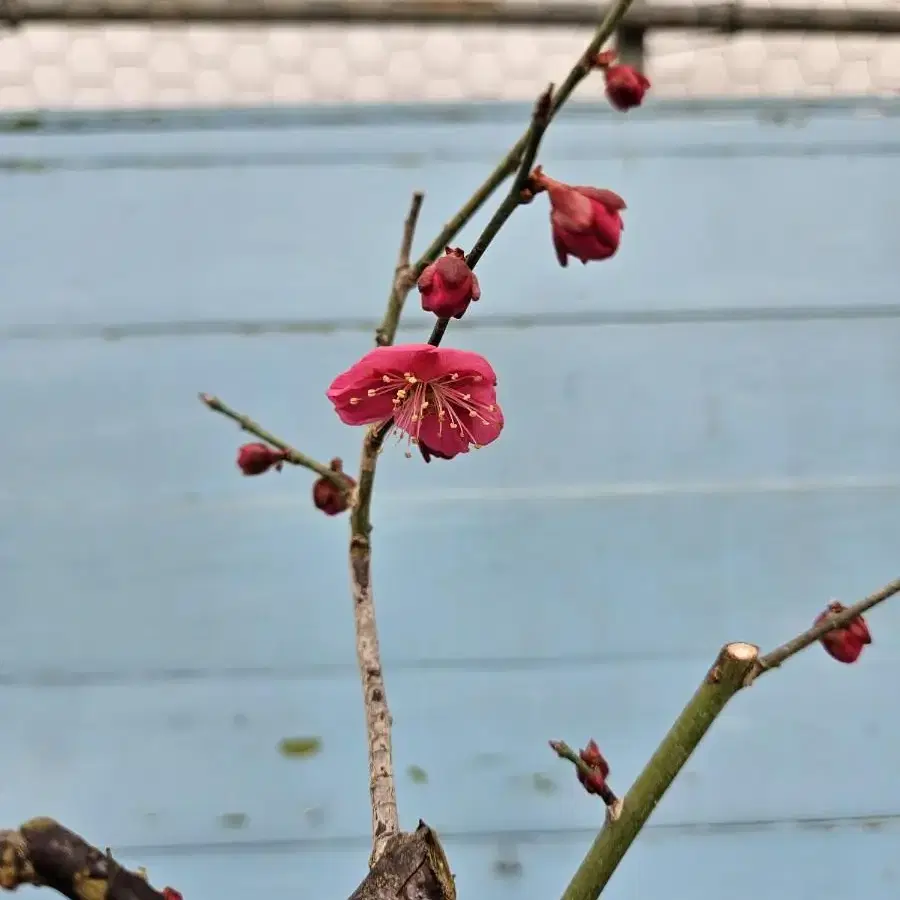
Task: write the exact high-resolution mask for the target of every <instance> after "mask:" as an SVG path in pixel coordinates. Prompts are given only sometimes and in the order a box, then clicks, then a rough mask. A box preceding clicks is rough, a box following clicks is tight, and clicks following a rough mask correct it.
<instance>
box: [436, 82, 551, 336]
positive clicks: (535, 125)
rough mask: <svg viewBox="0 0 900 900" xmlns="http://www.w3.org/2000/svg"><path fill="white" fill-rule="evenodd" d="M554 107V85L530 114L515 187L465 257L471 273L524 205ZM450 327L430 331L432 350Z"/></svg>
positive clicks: (444, 325)
mask: <svg viewBox="0 0 900 900" xmlns="http://www.w3.org/2000/svg"><path fill="white" fill-rule="evenodd" d="M552 106H553V85H552V84H551V85H550V86H549V87H548V88H547V90H546V91H544V93H543V94H541V96H540V97H538V99H537V102H536V103H535V104H534V111H533V112H532V114H531V124H530V125H529V126H528V131H527V132H526V135H525V140H524V146H523V149H522V156H521V159H520V160H519V168H518V170H517V171H516V177H515V178H514V179H513V183H512V186H511V187H510V189H509V192H508V193H507V195H506V197H505V198H504V199H503V202H502V203H501V204H500V205H499V206H498V207H497V211H496V212H495V213H494V215H493V216H491V218H490V221H489V222H488V223H487V225H485V226H484V230H483V231H482V232H481V234H480V235H479V236H478V240H477V241H475V244H474V245H473V247H472V249H471V250H470V251H469V253H468V255H467V256H466V265H467V266H468V267H469V268H470V269H474V268H475V266H477V265H478V261H479V260H480V259H481V257H482V256H484V254H485V252H486V251H487V248H488V247H490V245H491V241H493V240H494V238H495V237H497V235H498V234H499V233H500V229H501V228H502V227H503V226H504V225H505V224H506V223H507V221H508V220H509V217H510V216H511V215H512V214H513V213H514V212H515V211H516V209H517V208H518V207H519V206H520V205H521V204H522V190H523V188H524V187H525V184H526V182H527V181H528V177H529V175H530V174H531V169H532V167H533V166H534V160H535V158H536V157H537V152H538V148H539V147H540V145H541V139H542V138H543V137H544V132H545V131H546V130H547V126H548V125H549V124H550V110H551V109H552ZM449 324H450V320H449V319H438V320H437V322H435V324H434V328H432V330H431V336H430V337H429V338H428V343H429V344H431V345H432V346H433V347H437V346H438V345H439V344H440V342H441V341H442V340H443V338H444V332H446V330H447V326H448V325H449Z"/></svg>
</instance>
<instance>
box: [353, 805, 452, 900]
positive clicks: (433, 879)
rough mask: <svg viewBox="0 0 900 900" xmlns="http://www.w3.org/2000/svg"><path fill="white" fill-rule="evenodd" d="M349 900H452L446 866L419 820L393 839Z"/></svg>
mask: <svg viewBox="0 0 900 900" xmlns="http://www.w3.org/2000/svg"><path fill="white" fill-rule="evenodd" d="M349 900H456V885H455V884H454V882H453V875H452V874H451V873H450V863H449V862H448V861H447V857H446V856H445V855H444V851H443V849H442V847H441V844H440V841H439V840H438V837H437V835H436V834H435V833H434V832H433V831H432V830H431V829H430V828H429V827H428V826H427V825H426V824H425V823H424V822H422V821H421V820H420V821H419V827H418V828H417V829H416V830H415V831H414V832H412V833H411V834H410V833H407V832H401V833H400V834H395V835H393V836H392V837H391V838H390V840H389V841H388V842H387V844H386V846H385V848H384V853H383V854H382V856H381V858H380V859H379V860H378V862H377V863H375V866H374V867H373V868H372V870H371V871H370V872H369V874H368V875H367V876H366V877H365V880H364V881H363V883H362V884H361V885H360V886H359V887H358V888H357V889H356V890H355V891H354V892H353V893H352V894H351V895H350V898H349Z"/></svg>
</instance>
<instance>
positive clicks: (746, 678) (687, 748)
mask: <svg viewBox="0 0 900 900" xmlns="http://www.w3.org/2000/svg"><path fill="white" fill-rule="evenodd" d="M897 593H900V579H897V580H895V581H892V582H890V584H887V585H885V586H884V587H883V588H881V590H879V591H876V592H875V593H874V594H871V595H870V596H868V597H866V598H865V599H864V600H860V601H859V603H855V604H854V605H853V606H850V607H848V608H847V609H845V610H843V611H842V612H840V613H835V614H833V615H831V616H829V617H828V618H827V619H826V620H824V621H823V622H820V623H819V624H818V625H815V626H813V627H812V628H810V629H808V630H806V631H804V632H803V633H802V634H800V635H798V636H797V637H796V638H794V639H793V640H790V641H788V642H787V643H786V644H782V645H781V646H780V647H778V648H777V649H776V650H773V651H772V652H771V653H768V654H766V655H765V656H760V655H759V648H758V647H755V646H754V645H753V644H743V643H735V644H728V645H726V646H725V647H723V648H722V650H721V652H720V653H719V656H718V658H717V659H716V661H715V663H714V664H713V666H712V668H711V669H710V670H709V672H708V673H707V675H706V678H705V679H704V680H703V683H702V684H701V685H700V687H699V688H698V689H697V692H696V693H695V694H694V696H693V697H692V698H691V700H690V702H689V703H688V705H687V706H686V707H685V708H684V710H683V711H682V713H681V715H680V716H679V717H678V718H677V719H676V721H675V724H674V725H673V726H672V728H671V729H670V731H669V733H668V734H667V735H666V736H665V737H664V738H663V741H662V743H661V744H660V745H659V747H658V748H657V750H656V752H655V753H654V754H653V756H652V757H651V758H650V761H649V762H648V763H647V765H646V766H645V767H644V770H643V771H642V772H641V774H640V775H639V776H638V778H637V780H636V781H635V782H634V784H633V785H632V786H631V790H629V791H628V793H627V794H626V795H625V797H624V798H623V800H622V809H621V815H620V816H619V817H618V819H616V820H615V821H611V820H608V821H607V822H606V825H605V826H604V827H603V829H602V830H601V831H600V834H598V835H597V838H596V839H595V840H594V843H593V845H592V846H591V849H590V850H589V851H588V853H587V856H585V858H584V861H583V862H582V863H581V865H580V866H579V868H578V871H577V872H576V873H575V875H574V877H573V878H572V881H571V882H570V883H569V886H568V887H567V888H566V890H565V893H564V894H563V897H562V900H597V898H598V897H599V896H600V894H601V893H602V891H603V889H604V888H605V887H606V885H607V883H608V882H609V879H610V878H611V877H612V875H613V873H614V872H615V871H616V869H617V868H618V865H619V863H620V862H621V861H622V858H623V857H624V856H625V854H626V852H627V851H628V849H629V847H631V844H632V843H633V842H634V839H635V838H636V837H637V836H638V834H639V832H640V830H641V829H642V828H643V827H644V825H645V823H646V822H647V820H648V819H649V818H650V815H651V813H652V812H653V810H654V809H656V806H657V804H658V803H659V801H660V800H661V799H662V797H663V795H664V794H665V792H666V791H667V790H668V789H669V786H670V785H671V784H672V782H673V781H674V779H675V776H676V775H677V774H678V773H679V772H680V771H681V769H682V767H683V766H684V764H685V763H686V762H687V761H688V759H689V757H690V756H691V754H692V753H693V752H694V750H695V749H696V748H697V745H698V744H699V743H700V741H701V740H702V738H703V736H704V735H705V734H706V732H707V731H708V730H709V729H710V726H711V725H712V724H713V722H714V721H715V720H716V717H717V716H718V715H719V713H720V712H722V710H723V709H724V708H725V705H726V704H727V703H728V701H729V700H730V699H731V698H732V697H733V696H734V695H735V694H736V693H737V692H738V691H740V690H741V689H742V688H745V687H748V686H749V685H751V684H752V683H753V682H754V681H755V680H756V678H757V677H759V675H761V674H762V673H763V672H766V671H768V670H769V669H772V668H775V667H777V666H779V665H781V664H782V663H783V662H785V660H787V659H790V657H792V656H794V655H795V654H797V653H799V652H800V651H801V650H804V649H805V648H806V647H809V646H810V644H813V643H815V642H816V641H817V640H819V639H820V638H821V637H822V636H823V635H825V634H827V633H828V632H829V631H833V630H834V629H835V628H842V627H844V626H846V625H848V624H849V623H850V622H851V621H853V619H855V618H856V617H857V616H859V615H862V613H864V612H866V611H867V610H869V609H871V608H872V607H873V606H876V605H877V604H879V603H882V602H884V601H885V600H887V599H888V598H889V597H892V596H893V595H894V594H897Z"/></svg>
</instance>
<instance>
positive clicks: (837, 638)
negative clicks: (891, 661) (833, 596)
mask: <svg viewBox="0 0 900 900" xmlns="http://www.w3.org/2000/svg"><path fill="white" fill-rule="evenodd" d="M846 608H847V607H846V606H844V604H843V603H838V602H837V600H834V601H832V602H831V603H829V604H828V608H827V609H826V610H825V611H824V612H821V613H819V615H818V616H816V620H815V622H814V623H813V624H814V625H818V624H819V622H824V621H825V619H827V618H828V617H829V616H832V615H834V614H835V613H839V612H843V611H844V610H845V609H846ZM819 640H820V641H821V643H822V646H823V647H824V648H825V652H826V653H827V654H828V655H829V656H830V657H831V658H832V659H836V660H837V661H838V662H842V663H855V662H856V661H857V660H858V659H859V656H860V654H861V653H862V652H863V647H865V646H866V645H867V644H871V643H872V635H871V634H869V626H868V625H866V620H865V619H864V618H863V617H862V616H857V617H856V618H855V619H853V620H851V622H850V624H849V625H845V626H844V627H843V628H833V629H832V630H831V631H829V632H828V633H827V634H824V635H822V637H821V638H820V639H819Z"/></svg>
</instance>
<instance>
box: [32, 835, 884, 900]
mask: <svg viewBox="0 0 900 900" xmlns="http://www.w3.org/2000/svg"><path fill="white" fill-rule="evenodd" d="M897 839H898V833H897V829H896V827H893V826H882V827H878V826H877V824H876V826H875V827H868V828H867V827H865V826H864V825H856V826H854V827H851V828H840V829H834V830H828V829H822V828H817V827H813V828H808V829H806V828H804V829H800V830H796V829H792V828H787V829H784V828H779V827H776V828H765V827H764V828H763V829H761V830H760V831H752V830H749V831H744V830H740V831H736V832H730V831H724V832H723V831H719V832H713V833H698V834H684V833H681V832H675V833H672V834H668V833H666V832H665V831H664V830H657V831H655V832H654V830H653V829H650V830H649V831H648V832H645V835H644V836H643V837H642V838H641V841H640V843H638V844H637V845H636V846H635V847H634V848H633V849H632V851H631V853H630V854H629V855H628V857H626V859H625V861H624V862H623V864H622V867H621V868H620V869H619V871H618V872H617V873H616V875H615V876H614V877H613V881H612V883H611V885H610V887H609V889H608V891H607V892H606V894H605V895H604V896H607V897H672V896H685V897H716V896H719V895H721V893H722V890H723V884H724V883H726V882H727V886H728V892H729V896H732V897H734V898H736V900H756V898H758V897H760V896H769V895H770V893H771V892H773V891H776V890H777V892H778V895H779V896H785V897H791V898H796V900H847V898H850V897H858V896H865V897H866V898H872V900H893V898H894V897H896V895H897V885H898V875H900V868H898V865H897V861H896V845H897ZM589 840H590V835H588V834H586V833H585V834H575V835H572V836H569V835H565V836H561V837H560V838H555V839H549V840H548V839H533V838H529V837H528V836H525V837H523V838H520V839H516V838H506V839H503V840H497V839H496V838H493V837H491V836H484V835H476V836H473V837H472V838H471V839H469V840H465V841H460V840H458V839H456V838H454V837H450V838H449V839H446V840H445V841H444V843H445V849H446V850H447V853H448V855H449V857H450V859H451V861H452V864H453V869H454V872H455V874H456V884H457V889H458V891H459V896H460V897H491V898H497V900H519V898H521V897H558V896H559V895H560V894H561V893H562V888H563V886H564V885H565V881H566V878H565V876H566V875H567V874H568V873H569V872H573V871H574V870H575V867H576V866H577V865H578V863H579V862H580V861H581V859H582V856H583V854H584V851H585V849H586V847H587V845H588V842H589ZM367 853H368V850H367V848H366V846H365V844H364V843H362V842H360V843H358V844H354V845H352V846H347V847H335V848H332V847H327V846H325V847H319V846H317V847H316V849H315V851H314V852H306V853H304V852H296V851H294V850H293V849H292V848H285V849H284V850H282V851H280V852H279V851H278V850H275V851H272V850H266V849H264V848H263V849H259V850H252V849H250V848H248V849H247V851H245V852H235V851H234V850H231V849H229V850H228V851H227V852H221V853H219V852H207V853H197V854H192V855H190V856H184V855H177V856H174V855H169V854H165V853H163V854H156V853H154V854H152V855H148V854H147V853H146V852H141V853H128V854H126V855H124V857H123V861H124V862H125V863H126V864H130V865H146V866H148V867H149V871H150V877H151V879H153V880H160V881H161V883H162V882H165V881H167V880H168V881H171V882H172V883H174V884H177V885H178V886H179V887H180V888H181V889H182V890H183V892H184V893H185V896H189V895H190V896H197V897H232V896H233V897H247V896H263V897H273V898H279V900H281V898H288V897H306V896H311V895H313V892H314V891H315V894H314V895H315V896H320V897H324V898H330V897H345V896H347V895H348V894H349V893H350V892H351V891H352V890H353V889H354V888H355V887H356V885H357V883H358V882H359V881H360V880H361V877H362V871H363V866H364V862H365V858H366V854H367ZM681 885H683V886H684V888H683V889H681V888H680V886H681ZM22 894H23V896H26V897H29V898H30V900H38V897H39V895H38V894H36V893H34V892H33V890H29V889H23V891H22Z"/></svg>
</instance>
